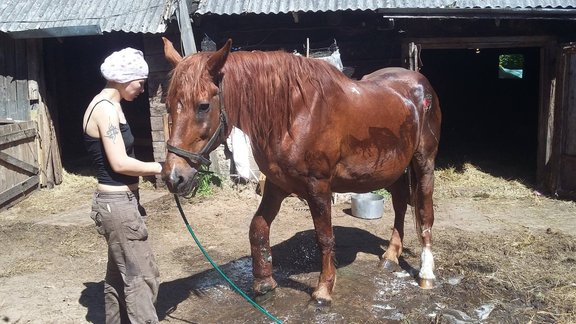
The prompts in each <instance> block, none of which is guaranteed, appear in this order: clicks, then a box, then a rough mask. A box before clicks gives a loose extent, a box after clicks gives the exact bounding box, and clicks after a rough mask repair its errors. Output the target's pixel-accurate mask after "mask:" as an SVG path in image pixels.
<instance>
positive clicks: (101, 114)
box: [83, 48, 162, 323]
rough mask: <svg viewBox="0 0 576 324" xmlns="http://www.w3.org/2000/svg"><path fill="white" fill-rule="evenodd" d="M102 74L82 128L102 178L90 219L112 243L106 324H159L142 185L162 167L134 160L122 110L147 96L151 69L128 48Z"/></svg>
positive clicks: (107, 62)
mask: <svg viewBox="0 0 576 324" xmlns="http://www.w3.org/2000/svg"><path fill="white" fill-rule="evenodd" d="M100 70H101V72H102V76H103V77H104V78H105V79H106V81H107V82H106V86H105V87H104V89H102V91H100V93H99V94H97V95H96V96H95V97H94V99H92V101H91V102H90V104H89V105H88V108H87V109H86V112H85V113H84V123H83V126H84V143H85V145H86V149H87V151H88V153H89V154H90V155H91V157H92V159H93V162H94V166H95V167H96V177H97V179H98V185H97V188H96V192H95V193H94V197H93V202H92V212H91V217H92V219H93V220H94V222H95V223H96V228H97V230H98V233H100V234H102V235H103V236H104V237H105V238H106V242H107V244H108V265H107V269H106V278H105V283H104V301H105V310H106V323H127V322H132V323H157V322H158V316H157V314H156V309H155V307H154V304H155V302H156V297H157V295H158V286H159V273H158V268H157V266H156V261H155V259H154V255H153V253H152V250H151V248H150V245H149V243H148V240H147V239H148V230H147V228H146V225H145V223H144V220H145V215H141V213H140V210H143V209H141V208H140V204H139V202H138V201H139V195H138V180H139V176H149V175H155V174H159V173H160V172H161V170H162V166H161V165H160V164H159V163H157V162H143V161H140V160H137V159H136V158H135V157H134V136H133V135H132V132H131V131H130V126H129V125H128V123H127V122H126V118H125V116H124V112H123V111H122V106H121V105H120V102H121V101H122V99H124V100H126V101H133V100H134V99H135V98H136V97H138V95H139V94H141V93H142V92H144V84H145V82H146V79H147V78H148V65H147V64H146V61H145V60H144V56H143V55H142V52H141V51H139V50H136V49H133V48H125V49H123V50H121V51H117V52H114V53H112V54H111V55H110V56H108V57H107V58H106V59H105V60H104V63H102V65H101V66H100Z"/></svg>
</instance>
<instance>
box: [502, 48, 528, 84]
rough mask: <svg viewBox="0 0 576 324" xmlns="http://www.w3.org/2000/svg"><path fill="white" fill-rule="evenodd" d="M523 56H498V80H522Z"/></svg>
mask: <svg viewBox="0 0 576 324" xmlns="http://www.w3.org/2000/svg"><path fill="white" fill-rule="evenodd" d="M523 72H524V55H522V54H502V55H500V56H498V77H499V78H500V79H522V77H523Z"/></svg>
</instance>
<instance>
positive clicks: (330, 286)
mask: <svg viewBox="0 0 576 324" xmlns="http://www.w3.org/2000/svg"><path fill="white" fill-rule="evenodd" d="M330 199H331V191H330V184H329V183H328V182H320V181H317V182H316V183H315V184H313V186H312V190H311V191H310V193H309V197H308V198H307V201H308V206H309V207H310V213H311V214H312V220H313V221H314V229H315V230H316V241H317V243H318V247H319V248H320V252H321V254H322V265H321V269H320V278H318V286H317V287H316V289H315V290H314V292H313V293H312V298H313V299H314V300H315V301H316V302H317V303H318V304H321V305H330V303H331V302H332V291H333V290H334V285H335V284H336V267H335V266H334V245H335V240H334V232H333V229H332V219H331V217H332V215H331V204H330V202H331V200H330Z"/></svg>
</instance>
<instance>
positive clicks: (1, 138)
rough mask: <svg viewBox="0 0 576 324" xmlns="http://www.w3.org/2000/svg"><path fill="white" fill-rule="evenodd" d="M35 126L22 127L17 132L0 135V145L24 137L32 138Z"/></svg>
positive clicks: (34, 133) (34, 134)
mask: <svg viewBox="0 0 576 324" xmlns="http://www.w3.org/2000/svg"><path fill="white" fill-rule="evenodd" d="M35 136H36V128H28V129H23V130H20V131H18V132H14V133H9V134H3V135H0V145H4V144H9V143H12V142H16V141H19V140H22V139H26V138H34V137H35Z"/></svg>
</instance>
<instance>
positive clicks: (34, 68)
mask: <svg viewBox="0 0 576 324" xmlns="http://www.w3.org/2000/svg"><path fill="white" fill-rule="evenodd" d="M26 53H27V55H28V98H29V99H30V100H40V87H39V85H38V84H39V81H38V80H40V60H41V56H40V55H39V53H38V40H36V39H31V40H28V41H27V42H26Z"/></svg>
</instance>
